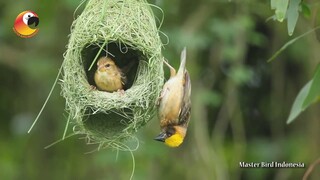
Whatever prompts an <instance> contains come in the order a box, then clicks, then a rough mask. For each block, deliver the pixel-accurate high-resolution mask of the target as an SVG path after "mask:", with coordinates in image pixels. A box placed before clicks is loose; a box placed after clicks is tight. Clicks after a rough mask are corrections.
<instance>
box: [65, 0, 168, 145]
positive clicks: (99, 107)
mask: <svg viewBox="0 0 320 180" xmlns="http://www.w3.org/2000/svg"><path fill="white" fill-rule="evenodd" d="M161 48H162V43H161V41H160V37H159V30H158V28H157V27H156V22H155V17H154V15H153V13H152V10H151V8H150V5H149V4H148V3H147V2H146V1H145V0H108V1H106V0H89V1H88V3H87V5H86V7H85V9H84V11H83V12H82V13H81V15H80V16H79V17H78V18H77V19H76V20H75V21H74V22H73V25H72V29H71V35H70V39H69V44H68V48H67V51H66V53H65V56H64V63H63V73H62V83H61V86H62V95H63V96H64V98H65V99H66V110H67V111H68V112H69V120H68V123H69V124H71V125H73V127H74V128H73V130H74V132H75V134H83V135H86V137H87V138H88V140H89V142H94V143H100V144H101V145H103V146H104V147H105V146H108V147H113V148H121V147H122V146H121V144H122V143H123V141H125V140H127V139H130V138H132V137H134V134H135V133H136V132H137V131H138V129H139V128H141V127H142V126H144V125H145V124H146V123H147V122H148V121H150V120H151V118H152V117H153V116H154V114H155V102H156V99H157V97H158V96H159V92H160V91H161V87H162V85H163V70H162V60H163V57H162V55H161ZM107 54H108V56H110V57H111V58H112V59H114V60H115V63H116V64H117V65H118V66H119V67H120V68H123V67H126V66H128V65H129V64H132V62H134V63H133V64H134V65H133V66H132V67H131V68H130V70H129V71H128V72H127V73H126V76H127V83H126V85H125V87H124V90H125V92H124V93H120V92H113V93H109V92H104V91H99V90H93V89H92V87H91V85H93V86H95V82H94V80H93V79H94V78H93V77H94V72H95V71H96V69H97V67H96V62H97V59H99V57H102V56H106V55H107Z"/></svg>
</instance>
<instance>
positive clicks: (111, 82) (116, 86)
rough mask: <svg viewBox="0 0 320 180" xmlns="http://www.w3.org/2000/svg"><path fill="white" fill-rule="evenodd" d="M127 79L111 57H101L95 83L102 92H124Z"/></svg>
mask: <svg viewBox="0 0 320 180" xmlns="http://www.w3.org/2000/svg"><path fill="white" fill-rule="evenodd" d="M125 81H126V77H125V76H124V74H123V73H122V71H121V69H120V68H118V66H117V65H116V64H115V62H114V61H113V60H112V59H110V58H109V57H101V58H100V59H99V60H98V63H97V70H96V72H95V74H94V82H95V83H96V85H97V88H98V89H99V90H101V91H107V92H114V91H121V90H122V91H123V86H124V84H125Z"/></svg>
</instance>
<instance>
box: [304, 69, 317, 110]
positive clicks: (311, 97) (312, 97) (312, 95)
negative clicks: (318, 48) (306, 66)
mask: <svg viewBox="0 0 320 180" xmlns="http://www.w3.org/2000/svg"><path fill="white" fill-rule="evenodd" d="M319 96H320V64H319V65H318V67H317V69H316V72H315V74H314V75H313V78H312V84H311V87H310V90H309V93H308V96H307V97H306V99H305V100H304V102H303V105H302V108H303V109H305V108H307V107H308V106H309V105H310V104H312V103H314V102H316V101H317V100H318V99H319Z"/></svg>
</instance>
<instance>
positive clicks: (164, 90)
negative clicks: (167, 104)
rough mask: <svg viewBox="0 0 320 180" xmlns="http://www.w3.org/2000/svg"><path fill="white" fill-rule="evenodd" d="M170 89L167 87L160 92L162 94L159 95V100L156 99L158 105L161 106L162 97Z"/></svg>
mask: <svg viewBox="0 0 320 180" xmlns="http://www.w3.org/2000/svg"><path fill="white" fill-rule="evenodd" d="M167 91H168V89H167V88H165V89H163V90H162V91H161V93H160V96H159V97H158V99H157V101H156V105H157V106H159V105H160V101H161V99H162V98H163V97H164V96H165V94H166V92H167Z"/></svg>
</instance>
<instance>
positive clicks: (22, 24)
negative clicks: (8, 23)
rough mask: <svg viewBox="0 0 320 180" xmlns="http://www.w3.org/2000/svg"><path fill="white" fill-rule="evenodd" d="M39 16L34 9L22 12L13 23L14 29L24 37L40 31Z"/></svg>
mask: <svg viewBox="0 0 320 180" xmlns="http://www.w3.org/2000/svg"><path fill="white" fill-rule="evenodd" d="M38 25H39V17H38V15H37V14H36V13H35V12H33V11H23V12H21V13H20V14H19V15H18V16H17V18H16V20H15V22H14V25H13V31H14V32H15V33H16V34H17V35H18V36H20V37H22V38H30V37H32V36H34V35H36V34H37V33H38V31H39V28H38Z"/></svg>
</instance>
